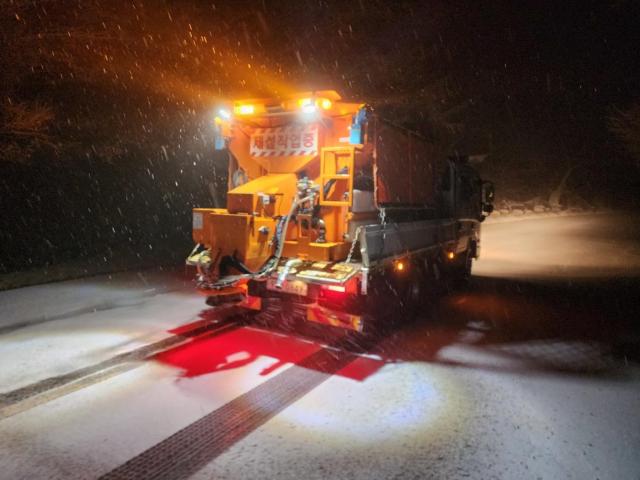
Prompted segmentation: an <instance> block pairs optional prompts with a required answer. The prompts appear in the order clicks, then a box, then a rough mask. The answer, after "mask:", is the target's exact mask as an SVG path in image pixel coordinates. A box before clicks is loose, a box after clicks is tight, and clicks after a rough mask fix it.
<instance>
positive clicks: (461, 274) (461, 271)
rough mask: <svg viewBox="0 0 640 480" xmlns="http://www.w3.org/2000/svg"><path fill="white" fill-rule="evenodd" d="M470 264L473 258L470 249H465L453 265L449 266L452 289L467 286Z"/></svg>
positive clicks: (469, 277) (469, 276)
mask: <svg viewBox="0 0 640 480" xmlns="http://www.w3.org/2000/svg"><path fill="white" fill-rule="evenodd" d="M472 262H473V256H472V254H471V249H470V248H467V249H466V250H465V251H464V253H462V254H461V255H459V256H458V258H457V259H456V260H455V263H454V264H453V265H452V266H451V280H452V281H453V286H454V287H458V288H464V287H466V286H468V285H469V280H470V279H471V267H472Z"/></svg>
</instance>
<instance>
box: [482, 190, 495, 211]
mask: <svg viewBox="0 0 640 480" xmlns="http://www.w3.org/2000/svg"><path fill="white" fill-rule="evenodd" d="M495 195H496V192H495V188H494V186H493V183H491V182H482V212H483V213H485V214H487V215H489V214H491V212H493V200H494V198H495Z"/></svg>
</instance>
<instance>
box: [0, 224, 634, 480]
mask: <svg viewBox="0 0 640 480" xmlns="http://www.w3.org/2000/svg"><path fill="white" fill-rule="evenodd" d="M483 236H484V243H483V249H482V258H481V260H480V261H479V262H478V263H477V264H476V265H475V267H474V269H475V270H474V271H475V276H474V279H473V283H472V286H471V288H470V289H469V290H468V291H465V292H460V293H455V294H451V295H449V296H447V297H444V298H442V299H441V300H440V301H439V302H438V304H437V305H434V306H433V309H432V310H431V311H429V312H425V314H424V316H423V317H424V318H422V319H421V320H420V321H417V322H414V323H411V324H408V325H405V326H404V327H402V328H400V329H399V330H398V331H396V332H395V333H393V334H391V335H390V336H388V337H386V338H383V339H380V340H379V341H378V342H376V343H371V344H357V345H354V344H353V343H352V342H350V341H347V340H348V339H345V338H343V337H342V336H341V335H338V334H333V335H331V337H330V338H329V337H326V338H320V337H318V336H315V337H314V336H307V335H292V334H290V333H287V332H281V331H275V330H266V329H263V328H257V327H254V326H247V325H243V324H241V323H240V322H238V321H237V319H236V318H235V317H233V316H228V317H226V318H223V317H221V316H219V315H217V314H215V313H212V311H211V310H210V309H208V308H206V305H204V302H203V298H202V297H200V296H198V295H197V294H195V293H193V292H192V291H191V290H190V289H189V288H188V287H189V284H188V282H185V281H184V280H183V279H181V278H180V277H176V276H175V274H173V273H169V274H163V275H160V276H159V277H156V278H154V279H153V281H152V282H151V281H148V282H147V283H148V284H146V285H136V286H132V288H131V289H132V290H135V291H137V292H141V293H140V295H138V296H137V297H135V300H134V297H132V296H131V291H129V293H127V290H128V289H127V288H126V287H123V289H122V291H121V292H120V293H121V294H126V295H129V296H128V297H123V296H122V295H118V296H117V297H115V296H113V293H107V292H113V291H114V286H113V284H110V283H109V282H105V281H104V278H97V279H86V280H84V281H76V282H80V283H76V284H75V286H74V284H70V283H69V282H63V283H61V284H52V285H48V286H41V287H29V289H40V290H29V289H21V290H14V291H8V292H2V293H0V295H1V296H0V305H1V306H2V309H3V315H2V322H3V324H4V325H12V327H11V328H7V329H5V330H4V333H3V334H2V335H0V365H2V368H0V466H1V467H2V468H0V477H1V478H11V479H20V478H24V479H33V478H79V479H85V478H99V477H104V478H198V479H208V478H228V479H235V478H291V479H298V478H306V479H314V478H345V479H347V478H348V479H353V478H356V479H357V478H362V479H365V478H367V479H368V478H436V479H439V478H446V479H456V478H482V479H485V478H514V479H521V478H522V479H527V478H531V479H538V478H575V479H584V478H594V479H595V478H600V479H640V458H639V457H638V455H637V452H638V451H639V450H640V363H639V362H640V355H639V354H638V352H639V345H640V340H639V338H638V331H639V324H638V323H639V322H638V316H637V312H636V308H637V307H636V305H635V304H636V302H637V298H638V292H639V291H640V290H639V288H638V286H639V285H640V281H639V280H638V279H639V278H640V249H639V248H638V240H637V239H638V238H640V236H639V235H638V228H637V222H632V221H630V219H626V218H621V217H616V216H611V215H606V216H605V215H582V216H575V217H548V218H533V219H526V218H525V219H521V220H519V221H517V222H495V223H491V222H487V223H486V224H485V225H483ZM129 280H130V281H131V282H134V279H133V278H131V279H129ZM123 282H124V280H123ZM124 283H125V284H126V282H124ZM143 283H144V282H143ZM151 283H153V284H151ZM78 285H81V286H82V288H86V289H87V291H90V292H91V293H90V295H91V296H93V297H94V298H97V297H100V298H102V299H105V298H107V299H108V300H109V302H111V303H108V304H107V305H108V306H111V307H113V308H106V307H105V308H102V309H96V310H97V311H95V312H93V311H91V310H88V311H86V310H87V309H88V308H89V306H88V303H86V301H87V299H88V298H89V296H84V294H83V295H81V298H80V299H79V297H78V290H79V287H78ZM158 285H171V288H160V287H158ZM149 288H157V290H156V291H155V292H154V293H153V294H144V292H145V290H146V289H149ZM136 289H137V290H136ZM36 291H37V292H38V293H39V294H40V295H38V296H37V298H39V299H46V301H44V300H37V299H36V300H33V303H30V302H31V300H30V296H29V293H33V292H36ZM62 292H66V293H62ZM104 295H107V297H105V296H104ZM108 295H111V296H108ZM122 298H129V300H128V301H126V302H124V301H121V299H122ZM38 302H40V303H38ZM83 302H84V303H83ZM83 308H84V309H85V310H82V309H83ZM43 309H53V310H52V311H56V312H58V316H57V317H55V319H53V320H51V319H50V318H51V317H49V321H44V320H46V319H44V318H40V317H38V316H37V313H38V311H39V310H40V311H41V310H43ZM34 312H35V313H34ZM64 312H67V313H69V314H67V315H65V314H64ZM19 316H21V318H27V319H29V318H30V319H38V318H40V321H32V322H27V323H28V324H27V323H25V322H22V323H24V326H20V324H21V322H19V321H17V320H16V319H17V318H18V317H19ZM18 327H20V328H18ZM1 328H2V325H0V331H2V330H1Z"/></svg>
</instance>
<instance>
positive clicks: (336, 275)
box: [186, 91, 493, 332]
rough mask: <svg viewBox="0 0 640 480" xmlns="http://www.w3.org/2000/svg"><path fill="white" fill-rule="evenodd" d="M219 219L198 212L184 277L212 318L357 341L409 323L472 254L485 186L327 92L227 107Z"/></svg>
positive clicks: (420, 140)
mask: <svg viewBox="0 0 640 480" xmlns="http://www.w3.org/2000/svg"><path fill="white" fill-rule="evenodd" d="M214 130H215V148H216V149H217V150H224V151H226V152H227V153H228V155H229V190H228V192H227V204H226V208H224V209H221V208H194V209H193V240H194V243H195V248H194V249H193V251H192V252H191V254H190V255H189V256H188V258H187V260H186V263H187V265H190V266H193V267H195V270H196V284H197V287H198V289H199V290H201V291H202V292H204V293H205V294H206V296H207V303H208V304H209V305H211V306H223V305H230V304H234V305H240V306H241V307H244V308H247V309H250V310H255V311H259V312H262V313H265V314H266V313H269V312H270V313H269V314H270V315H272V316H281V317H282V318H283V319H284V318H286V321H291V319H294V320H295V321H309V322H315V323H321V324H326V325H331V326H334V327H341V328H345V329H350V330H355V331H358V332H363V331H367V330H368V329H370V328H374V326H376V324H377V322H379V321H381V319H383V318H389V317H391V318H393V317H395V318H398V317H405V316H410V315H413V314H415V313H416V312H417V311H419V309H420V306H421V302H424V301H425V298H428V297H429V296H428V292H430V291H433V289H434V288H436V287H438V285H439V284H442V282H445V281H447V282H449V283H448V284H447V285H449V284H454V283H461V282H464V281H465V280H466V279H467V278H468V276H469V275H470V272H471V266H472V261H473V259H476V258H478V255H479V253H480V223H481V222H482V221H483V220H484V218H485V217H486V216H487V215H489V214H490V213H491V211H492V209H493V206H492V201H493V186H492V185H491V184H490V183H489V182H483V181H482V180H481V179H480V177H479V176H478V174H477V173H476V172H475V170H474V169H473V168H472V167H471V165H470V164H469V162H468V161H467V159H465V158H463V157H448V156H447V155H446V152H443V151H441V150H439V149H438V147H437V146H436V145H434V144H433V142H429V141H428V140H427V139H426V138H424V137H422V136H421V135H420V134H418V133H416V132H413V131H410V130H407V129H405V128H402V127H400V126H398V125H394V124H393V123H391V122H389V121H387V120H385V119H383V118H380V116H378V115H377V114H376V112H375V110H374V109H373V108H372V107H371V106H369V105H367V104H364V103H357V102H346V101H343V100H342V98H341V97H340V95H339V94H338V93H337V92H335V91H314V92H303V93H300V94H298V95H294V96H290V97H286V98H251V99H243V100H238V101H234V102H232V103H229V104H228V105H227V107H226V108H222V109H220V110H219V112H218V116H216V118H215V124H214Z"/></svg>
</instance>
